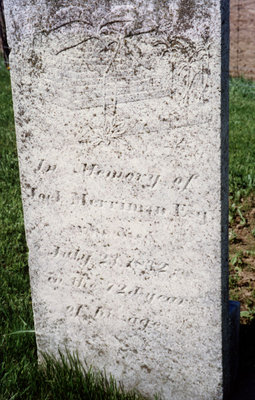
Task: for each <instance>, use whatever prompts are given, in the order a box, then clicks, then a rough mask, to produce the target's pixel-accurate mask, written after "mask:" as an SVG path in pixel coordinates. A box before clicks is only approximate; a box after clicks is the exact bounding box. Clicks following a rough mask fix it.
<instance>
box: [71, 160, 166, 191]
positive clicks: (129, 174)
mask: <svg viewBox="0 0 255 400" xmlns="http://www.w3.org/2000/svg"><path fill="white" fill-rule="evenodd" d="M73 172H74V173H77V172H82V173H83V174H84V176H91V177H93V178H97V177H100V178H104V179H105V180H106V181H107V180H108V181H114V182H118V181H121V182H128V183H139V184H140V185H141V187H142V188H145V187H149V188H154V187H155V186H156V185H157V184H158V182H159V180H160V175H154V174H141V173H139V172H135V171H121V170H117V169H110V168H103V167H101V166H100V165H98V164H87V163H83V164H81V165H80V168H79V169H76V168H74V170H73Z"/></svg>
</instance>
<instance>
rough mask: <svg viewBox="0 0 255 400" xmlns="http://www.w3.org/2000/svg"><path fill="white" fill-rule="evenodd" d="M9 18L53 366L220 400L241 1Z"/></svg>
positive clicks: (36, 300) (9, 4) (81, 7)
mask: <svg viewBox="0 0 255 400" xmlns="http://www.w3.org/2000/svg"><path fill="white" fill-rule="evenodd" d="M4 4H5V9H6V19H7V28H8V39H9V44H10V47H11V60H10V61H11V75H12V87H13V100H14V108H15V119H16V130H17V143H18V152H19V162H20V177H21V185H22V196H23V205H24V216H25V225H26V236H27V243H28V247H29V265H30V276H31V287H32V297H33V309H34V318H35V328H36V338H37V345H38V351H39V353H40V352H42V351H43V352H45V351H46V352H50V353H55V354H56V353H57V351H58V349H62V350H63V349H64V348H68V349H69V350H70V351H73V350H77V349H78V351H79V355H80V357H81V358H83V357H85V358H86V360H87V362H88V364H93V365H94V366H95V367H98V368H100V369H103V368H105V369H106V371H107V373H108V374H110V373H112V374H113V375H114V376H115V378H116V379H117V380H121V381H123V382H124V385H125V387H126V388H137V389H139V390H140V391H141V392H142V393H143V394H145V395H148V396H152V394H153V393H156V392H158V393H161V395H162V398H164V399H172V400H192V399H193V400H199V399H206V400H216V399H217V400H219V399H221V398H222V395H223V387H224V382H223V380H224V376H223V369H224V368H223V367H224V365H227V364H226V362H225V360H227V346H226V341H227V332H226V330H227V78H228V74H227V72H228V61H227V58H228V43H227V42H228V40H227V27H228V21H227V1H220V0H206V1H204V0H203V1H202V0H171V1H170V0H169V1H167V0H166V1H159V0H150V1H146V2H144V1H139V0H126V1H120V0H105V1H103V0H99V1H94V0H88V1H84V0H72V1H69V0H61V1H53V0H40V1H39V0H38V1H34V0H5V3H4Z"/></svg>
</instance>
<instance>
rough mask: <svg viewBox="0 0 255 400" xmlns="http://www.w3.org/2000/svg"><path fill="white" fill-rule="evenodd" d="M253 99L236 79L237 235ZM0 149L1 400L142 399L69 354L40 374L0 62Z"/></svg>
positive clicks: (253, 177) (251, 154)
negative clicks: (94, 373) (83, 368)
mask: <svg viewBox="0 0 255 400" xmlns="http://www.w3.org/2000/svg"><path fill="white" fill-rule="evenodd" d="M254 100H255V89H254V85H253V84H252V83H251V82H248V81H245V80H242V79H234V80H231V85H230V173H229V178H230V211H231V212H230V223H231V227H232V228H233V235H236V237H237V234H236V233H235V232H234V230H235V227H236V226H237V225H238V224H239V225H240V223H242V222H243V220H242V218H243V219H244V222H243V225H242V226H244V227H245V226H247V223H246V221H247V217H246V214H245V213H246V212H248V211H250V210H251V209H252V206H253V205H252V202H251V200H250V199H251V196H252V193H255V190H254V189H255V169H254V165H255V123H254V120H253V118H252V117H253V116H254V115H255V101H254ZM0 149H1V158H0V163H1V164H0V176H1V179H0V192H1V196H0V218H1V221H0V260H1V269H0V282H1V291H0V299H1V300H0V400H14V399H15V400H18V399H24V400H30V399H36V400H39V399H45V400H46V399H47V400H51V399H52V400H53V399H54V400H57V399H61V400H65V399H68V400H70V399H74V400H79V399H90V400H93V399H112V400H115V399H120V400H121V399H126V400H131V399H133V400H134V399H141V397H139V395H136V394H132V393H130V394H125V393H124V392H123V390H122V389H121V388H117V387H116V383H115V382H114V381H113V380H111V381H107V380H106V379H105V377H104V376H103V375H97V376H95V375H93V373H92V372H91V371H88V373H87V374H85V378H84V371H83V370H82V366H81V365H80V363H79V362H78V361H77V359H76V358H75V357H74V356H73V357H71V356H70V359H69V362H70V365H71V366H69V367H68V365H67V364H66V361H65V360H64V359H62V363H61V362H60V363H59V362H56V361H54V360H51V359H47V360H46V368H45V369H44V370H43V371H42V370H40V369H38V367H37V360H36V344H35V336H34V332H33V317H32V307H31V296H30V289H29V277H28V266H27V249H26V244H25V235H24V227H23V218H22V206H21V200H20V189H19V175H18V163H17V154H16V146H15V133H14V122H13V110H12V98H11V89H10V81H9V73H8V71H7V70H6V69H5V67H4V64H3V62H2V61H1V63H0ZM246 199H249V201H248V200H247V201H246ZM247 204H248V206H247ZM241 217H242V218H241ZM245 224H246V225H245ZM236 237H234V240H233V242H234V241H235V239H236ZM234 251H235V250H234ZM238 251H239V250H238ZM237 258H238V257H237ZM237 264H238V263H237V262H236V263H232V264H231V265H232V269H233V271H234V273H232V275H231V288H232V290H233V293H234V297H235V298H236V299H238V292H235V286H234V285H235V282H237V283H238V282H240V280H238V279H239V278H238V277H239V275H240V274H239V272H238V271H236V266H237ZM238 268H239V270H240V269H242V264H240V263H239V264H238ZM233 271H232V272H233ZM240 276H241V275H240ZM254 293H255V292H254ZM244 301H245V300H244ZM245 306H246V303H245ZM249 307H250V306H249ZM249 307H248V313H249V315H248V316H247V317H248V319H251V318H252V316H253V314H252V310H253V308H251V307H250V308H249ZM252 307H253V305H252ZM245 310H246V309H245Z"/></svg>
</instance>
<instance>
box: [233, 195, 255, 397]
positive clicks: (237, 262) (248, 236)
mask: <svg viewBox="0 0 255 400" xmlns="http://www.w3.org/2000/svg"><path fill="white" fill-rule="evenodd" d="M240 211H241V215H239V214H238V213H237V215H236V217H235V219H234V222H233V223H232V224H231V226H230V228H229V237H230V247H229V263H230V298H231V299H233V300H238V301H240V302H241V313H242V314H241V315H242V317H241V322H242V323H247V322H250V320H251V318H252V316H253V315H254V316H255V195H254V194H253V195H250V196H249V198H248V199H247V200H245V202H244V203H243V204H242V206H241V208H240ZM253 310H254V313H253ZM244 311H246V312H247V311H248V312H249V314H247V316H246V317H245V316H244V314H243V312H244ZM254 398H255V396H254Z"/></svg>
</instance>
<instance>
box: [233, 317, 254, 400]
mask: <svg viewBox="0 0 255 400" xmlns="http://www.w3.org/2000/svg"><path fill="white" fill-rule="evenodd" d="M239 354H240V358H239V373H238V376H237V379H236V382H235V385H234V387H233V389H232V394H231V396H230V399H229V400H254V399H255V319H253V321H252V322H251V323H250V324H246V325H241V326H240V348H239Z"/></svg>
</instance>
